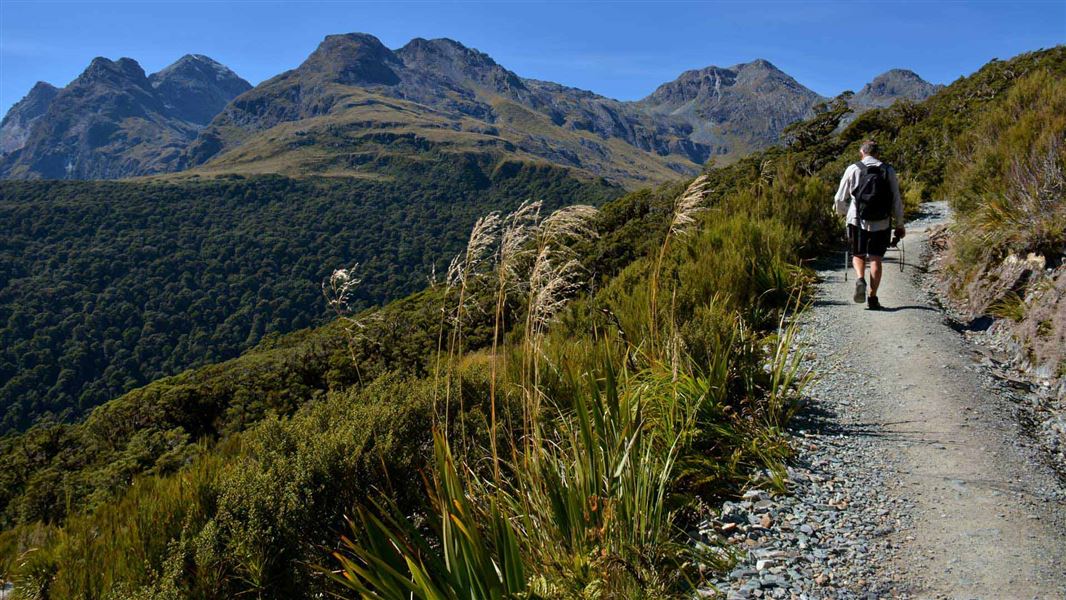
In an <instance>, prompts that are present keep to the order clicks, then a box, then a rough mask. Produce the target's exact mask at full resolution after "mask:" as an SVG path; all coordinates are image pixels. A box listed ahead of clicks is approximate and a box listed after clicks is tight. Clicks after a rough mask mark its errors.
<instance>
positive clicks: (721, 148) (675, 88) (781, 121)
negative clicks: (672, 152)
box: [639, 60, 824, 155]
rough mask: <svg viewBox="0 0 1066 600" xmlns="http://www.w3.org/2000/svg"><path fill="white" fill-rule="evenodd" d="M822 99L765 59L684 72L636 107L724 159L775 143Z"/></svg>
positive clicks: (809, 113) (805, 116)
mask: <svg viewBox="0 0 1066 600" xmlns="http://www.w3.org/2000/svg"><path fill="white" fill-rule="evenodd" d="M822 100H824V99H823V98H822V97H821V96H819V95H818V94H816V93H814V92H813V91H811V90H809V89H807V88H806V87H804V86H803V85H801V84H800V83H799V82H797V81H796V80H795V79H793V78H792V77H790V76H788V75H787V74H785V73H784V72H782V71H781V70H779V69H778V68H777V67H775V66H773V65H772V64H770V63H769V62H767V61H765V60H756V61H753V62H750V63H745V64H739V65H734V66H732V67H729V68H725V69H723V68H720V67H713V66H712V67H707V68H705V69H700V70H694V71H686V72H684V73H682V74H681V76H680V77H678V78H677V79H675V80H674V81H671V82H669V83H666V84H663V85H661V86H659V88H658V89H656V90H655V91H654V92H653V93H652V94H651V95H649V96H648V97H647V98H644V99H643V100H641V101H640V102H639V106H641V107H642V108H643V109H645V110H647V111H648V112H649V113H651V114H655V115H669V116H672V117H676V118H679V119H682V120H683V121H684V122H685V123H687V124H688V125H689V126H690V127H691V128H692V133H691V134H690V136H689V139H690V140H692V141H693V142H696V143H701V144H706V145H708V146H710V147H711V148H712V152H713V154H718V155H724V154H730V153H734V152H737V151H740V152H745V151H750V150H756V149H760V148H765V147H767V146H769V145H772V144H774V143H776V142H777V141H778V139H779V137H780V134H781V131H782V130H783V129H784V128H785V127H786V126H787V125H789V124H791V123H794V122H796V121H799V120H801V119H804V118H807V117H810V116H811V114H812V113H811V109H812V107H813V106H814V105H815V104H817V103H819V102H821V101H822Z"/></svg>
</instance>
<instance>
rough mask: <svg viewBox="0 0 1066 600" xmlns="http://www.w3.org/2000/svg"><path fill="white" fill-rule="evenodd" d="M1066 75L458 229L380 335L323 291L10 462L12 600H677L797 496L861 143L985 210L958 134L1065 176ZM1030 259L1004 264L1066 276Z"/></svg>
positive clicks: (925, 189) (981, 92)
mask: <svg viewBox="0 0 1066 600" xmlns="http://www.w3.org/2000/svg"><path fill="white" fill-rule="evenodd" d="M1064 75H1066V50H1064V49H1063V48H1055V49H1052V50H1047V51H1041V52H1035V53H1030V54H1026V55H1022V56H1019V57H1017V58H1015V59H1012V60H1011V61H1002V62H1001V61H996V62H993V63H991V64H989V65H987V66H986V67H984V68H983V69H981V70H980V71H978V72H977V73H975V74H974V75H972V76H970V77H968V78H965V79H961V80H959V81H957V82H955V83H954V84H952V85H951V86H948V87H947V88H945V89H943V90H941V91H939V92H938V93H937V94H935V95H934V96H933V97H931V98H930V99H929V100H927V101H925V102H923V103H921V104H896V105H894V106H893V107H891V108H889V109H881V110H874V111H871V112H869V113H866V114H864V115H862V116H861V117H860V118H858V119H856V120H855V121H854V122H852V123H851V124H850V125H848V126H847V127H845V128H844V129H843V131H840V132H838V127H839V125H840V123H841V121H842V120H843V119H844V118H845V117H846V115H847V113H848V110H849V108H848V98H846V97H842V98H839V99H836V100H835V101H833V102H832V103H830V104H828V105H823V106H820V107H818V109H817V115H816V116H815V117H814V118H813V119H811V120H809V121H806V122H803V123H801V124H797V125H795V126H792V127H790V128H788V129H787V130H786V132H785V133H786V138H787V146H785V147H780V148H773V149H770V150H766V151H764V152H761V153H758V154H756V155H753V156H751V157H748V158H746V159H743V160H741V161H739V162H738V163H736V164H734V165H731V166H728V167H724V168H716V169H711V170H709V171H708V172H707V173H705V174H704V176H702V177H700V178H697V179H696V180H695V181H691V182H684V183H679V184H675V185H669V186H664V187H662V188H659V189H657V190H654V191H649V190H645V191H640V192H634V193H631V194H628V195H626V196H624V197H622V198H619V199H616V200H613V201H611V202H609V203H607V204H606V205H605V206H604V207H603V210H602V211H596V210H595V209H593V208H591V207H576V208H574V207H571V208H564V209H562V210H560V211H555V212H551V211H550V210H549V209H548V208H546V207H543V206H541V207H538V206H537V205H535V204H523V205H521V206H518V205H514V206H512V207H509V208H510V210H508V211H507V212H505V213H487V214H485V215H483V216H482V218H480V219H478V220H477V221H476V222H474V221H473V218H471V219H470V220H468V221H467V223H468V224H471V223H472V224H473V227H472V228H470V236H469V238H468V239H467V240H466V244H465V246H464V245H463V244H457V245H456V248H455V250H456V253H455V254H454V256H455V257H456V258H455V260H453V261H452V262H450V263H448V259H449V258H450V257H451V255H452V254H451V253H444V254H442V255H441V256H439V257H434V258H431V259H429V260H430V262H433V261H434V260H435V259H439V260H440V261H441V262H440V263H439V264H442V265H443V264H445V263H447V264H449V266H450V268H447V269H442V270H441V273H442V277H441V280H440V283H439V285H437V286H434V287H433V288H431V289H430V290H427V291H425V292H422V293H419V294H416V295H414V296H411V297H408V298H405V299H403V300H399V301H396V302H393V303H391V304H389V305H387V306H385V307H384V308H381V309H371V310H369V311H364V312H357V311H356V310H354V309H356V308H357V307H358V303H357V302H356V303H353V304H352V305H351V306H349V303H348V302H347V299H348V298H349V297H351V298H357V297H358V294H360V293H361V292H360V291H359V290H361V286H362V285H364V283H365V281H364V282H359V281H358V280H359V279H363V278H365V277H367V276H368V275H369V273H368V272H367V271H366V270H365V269H364V268H360V269H357V270H355V271H352V272H335V273H333V274H332V276H331V281H330V286H329V290H330V291H331V293H330V294H328V297H329V298H330V299H331V300H332V302H331V305H332V306H333V307H335V308H338V309H339V310H340V312H341V313H342V314H343V315H344V317H345V318H343V319H340V320H337V321H335V322H332V323H330V324H328V325H326V326H324V327H321V328H319V329H315V330H305V331H301V332H298V333H294V334H291V335H287V336H282V337H280V338H278V339H271V340H270V341H268V342H265V343H263V344H261V345H260V346H259V347H257V348H256V349H254V350H253V351H251V352H248V353H246V354H245V355H243V356H241V357H239V358H236V359H234V360H232V361H230V362H227V363H223V364H220V365H212V366H208V367H203V368H200V369H197V370H194V371H190V372H187V373H184V374H182V375H181V376H179V377H174V378H169V379H164V380H161V381H157V382H154V383H152V384H150V385H148V386H146V387H145V388H143V389H140V390H136V391H134V392H131V393H129V394H127V395H125V396H123V397H121V398H118V399H116V400H114V401H111V402H109V403H107V404H105V405H104V406H101V407H99V408H97V409H96V410H94V411H93V412H92V414H91V415H90V416H89V417H88V418H87V419H86V421H85V422H84V423H79V424H73V425H41V426H36V427H33V428H31V429H30V430H29V431H27V432H25V433H22V434H18V435H11V436H8V437H6V438H4V439H3V441H2V442H0V460H2V461H3V463H4V464H5V465H10V467H9V468H7V469H5V470H4V471H3V472H0V477H3V479H2V480H0V493H2V494H3V497H2V501H3V504H4V506H3V513H2V518H3V520H4V525H5V527H6V528H7V529H6V531H5V532H4V533H3V534H2V535H0V556H2V557H5V559H6V561H7V562H6V563H3V562H0V572H2V571H3V570H4V567H7V570H8V572H9V573H10V577H11V578H12V579H13V580H14V581H15V586H16V587H15V589H16V592H17V593H19V594H23V595H25V596H26V597H44V598H85V597H92V598H96V597H107V596H111V597H117V598H172V597H178V598H182V597H184V598H229V597H236V596H239V595H255V596H257V597H262V598H293V597H316V596H318V595H320V594H324V593H327V592H332V593H336V594H339V595H341V596H343V597H347V596H350V597H361V595H362V597H368V596H369V597H386V598H405V597H407V596H408V595H409V594H411V593H412V592H414V593H415V595H418V594H422V595H424V596H425V597H457V598H458V597H477V598H482V597H507V596H508V595H525V596H527V597H544V598H583V597H610V598H630V597H648V598H681V597H691V596H692V595H693V594H694V593H695V587H696V586H697V585H698V583H699V581H700V580H701V579H702V578H703V577H705V573H706V571H707V570H709V569H722V568H724V567H725V566H727V565H728V563H729V557H728V556H727V555H726V554H725V553H723V552H720V551H718V550H717V549H716V548H714V547H713V546H714V544H715V543H716V540H715V538H714V536H713V534H712V535H710V537H701V538H700V540H699V543H695V540H694V539H693V538H692V537H690V536H689V534H688V533H687V532H689V531H691V530H692V529H693V526H694V523H695V521H696V519H697V518H698V515H699V514H700V513H701V511H705V510H706V507H707V505H708V503H712V502H714V501H715V500H716V499H719V498H721V497H723V496H729V495H733V494H736V493H737V492H738V491H739V490H740V489H741V487H742V486H743V485H745V484H746V483H749V482H751V481H753V480H755V481H758V482H759V483H760V484H761V485H763V486H768V487H776V488H778V489H781V488H782V487H783V486H784V485H785V474H784V471H783V468H782V462H781V461H782V460H783V459H785V458H786V457H787V455H788V452H789V450H788V446H787V445H786V444H785V443H784V441H783V440H784V438H783V434H782V429H781V428H782V426H783V425H784V424H785V423H786V422H787V420H788V419H789V417H790V415H791V414H792V411H793V410H794V408H795V405H794V404H793V402H792V401H793V399H794V396H793V392H794V390H795V386H797V385H801V384H802V376H801V374H800V373H798V372H797V371H796V368H797V365H798V363H797V362H796V357H795V356H794V355H792V354H790V352H789V349H790V346H791V340H790V335H791V331H792V330H791V328H790V327H789V326H788V325H787V316H788V309H789V307H790V306H797V305H800V304H802V302H801V300H797V299H802V296H803V292H804V290H805V288H806V284H807V282H808V281H809V274H808V272H807V271H806V270H805V269H804V267H803V264H804V261H805V260H806V259H809V258H812V257H814V256H816V255H817V254H818V253H819V252H820V251H822V250H824V249H825V248H827V247H828V246H829V245H830V244H834V243H836V241H837V240H838V239H839V233H840V232H839V227H840V225H839V224H838V222H837V220H836V218H835V217H834V216H833V215H832V214H831V213H830V206H831V203H830V198H831V194H832V191H833V189H834V186H835V184H836V181H837V180H838V178H839V175H840V173H841V172H842V171H843V168H844V167H845V166H846V165H847V164H848V163H850V162H852V161H854V160H855V157H856V153H857V147H858V143H859V141H860V140H862V139H866V138H868V137H871V136H872V137H875V138H876V139H878V140H879V141H880V142H881V144H882V145H883V146H884V148H885V153H884V154H885V156H884V158H885V159H886V160H888V161H889V162H890V163H892V164H894V165H896V166H897V168H898V169H899V171H900V174H901V181H902V183H903V187H904V191H905V193H906V195H907V198H908V200H909V201H910V203H911V204H912V205H916V204H917V201H919V200H921V199H928V198H931V197H939V196H940V195H941V194H943V193H946V192H947V191H949V190H959V189H968V190H970V193H972V198H973V199H972V200H971V201H972V202H978V203H988V202H989V199H990V198H993V197H995V194H996V191H997V187H996V185H992V184H990V183H989V182H988V181H985V182H982V179H981V177H982V176H983V174H985V173H988V172H989V171H986V170H985V169H984V168H981V169H972V170H967V169H962V168H960V164H961V163H962V162H976V164H980V165H985V166H986V167H988V168H993V167H995V160H994V157H995V155H996V152H993V151H991V150H989V149H988V148H990V147H992V146H993V143H994V144H998V143H999V142H998V141H997V140H995V139H993V138H989V139H987V141H986V139H985V138H981V137H973V134H971V133H968V131H969V130H970V129H971V128H973V127H974V124H975V123H983V124H984V125H982V127H988V128H989V129H990V130H991V129H995V123H997V122H999V121H997V119H1003V118H1005V117H1004V116H1003V115H1004V114H1007V115H1013V118H1011V119H1009V121H1010V122H1011V123H1016V124H1018V127H1019V128H1020V129H1019V130H1018V131H1016V135H1018V136H1019V138H1016V139H1026V137H1025V136H1023V135H1022V134H1023V133H1025V134H1026V135H1030V136H1032V137H1033V138H1034V139H1036V140H1037V141H1040V144H1038V146H1037V147H1038V148H1042V149H1050V151H1051V152H1052V154H1051V155H1052V157H1053V159H1054V160H1057V161H1059V164H1061V156H1062V155H1061V147H1059V146H1055V145H1054V144H1053V143H1051V142H1047V143H1046V144H1045V142H1043V141H1041V140H1045V137H1043V136H1044V135H1045V134H1044V133H1040V134H1036V133H1034V131H1035V130H1034V129H1033V128H1034V127H1037V126H1040V125H1041V124H1045V123H1046V124H1048V125H1047V126H1048V127H1051V128H1052V131H1051V133H1049V134H1047V138H1046V139H1047V140H1052V141H1053V140H1055V139H1058V138H1056V137H1055V136H1056V135H1058V128H1060V127H1061V121H1060V120H1055V117H1054V116H1053V112H1051V111H1045V110H1044V109H1043V108H1042V106H1043V105H1042V104H1041V102H1042V100H1040V99H1041V98H1052V99H1055V98H1058V96H1057V95H1056V94H1057V93H1059V92H1060V91H1061V88H1062V85H1063V79H1064ZM1049 90H1050V91H1049ZM1038 92H1039V93H1038ZM1004 111H1006V112H1004ZM997 115H998V116H997ZM1032 115H1040V116H1039V117H1038V118H1036V117H1034V118H1031V116H1032ZM974 157H979V158H981V160H978V161H973V160H972V159H973V158H974ZM945 182H948V183H945ZM997 185H998V184H997ZM1057 198H1059V201H1061V196H1057ZM960 206H963V205H962V204H960ZM1041 206H1043V204H1041V203H1034V204H1032V205H1031V206H1028V205H1026V206H1025V207H1024V208H1023V209H1022V211H1021V213H1022V214H1025V215H1030V216H1032V215H1033V214H1034V211H1035V209H1036V208H1039V207H1041ZM1048 230H1050V228H1049V229H1048ZM1055 231H1057V230H1055ZM1044 239H1045V237H1043V236H1042V237H1040V238H1039V240H1044ZM1030 242H1031V240H1030V241H1025V240H1022V239H1018V238H1017V237H1015V238H1012V239H1006V240H1003V241H1002V242H1001V246H1000V247H1001V248H1004V249H1014V251H1022V249H1024V248H1046V247H1047V248H1053V247H1059V246H1054V245H1052V246H1044V245H1042V244H1043V243H1044V242H1043V241H1040V243H1039V244H1037V243H1035V242H1033V243H1030ZM1054 243H1061V239H1059V242H1054ZM1004 251H1005V250H1004ZM1049 255H1050V253H1049ZM327 260H328V258H327ZM1059 260H1061V255H1060V258H1059ZM346 264H347V263H345V262H339V263H334V264H330V265H323V267H324V268H326V269H328V268H331V267H342V266H346ZM323 308H324V307H323ZM349 308H351V309H353V310H349ZM424 488H428V489H424ZM346 516H350V517H352V522H351V523H347V522H346V520H345V517H346ZM342 536H343V537H342ZM708 544H710V546H708ZM331 575H332V576H334V577H332V578H331V577H330V576H331ZM372 594H378V596H373V595H372Z"/></svg>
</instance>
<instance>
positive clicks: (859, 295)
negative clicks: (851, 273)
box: [854, 279, 866, 304]
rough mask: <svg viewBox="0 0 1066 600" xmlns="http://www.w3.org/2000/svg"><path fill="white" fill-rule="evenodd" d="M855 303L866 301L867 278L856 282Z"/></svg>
mask: <svg viewBox="0 0 1066 600" xmlns="http://www.w3.org/2000/svg"><path fill="white" fill-rule="evenodd" d="M854 300H855V303H856V304H862V303H863V302H865V301H866V280H865V279H860V280H858V281H856V282H855V298H854Z"/></svg>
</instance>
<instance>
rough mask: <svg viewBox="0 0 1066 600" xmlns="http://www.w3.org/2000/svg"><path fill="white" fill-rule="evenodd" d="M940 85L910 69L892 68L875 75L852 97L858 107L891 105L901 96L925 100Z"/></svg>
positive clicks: (853, 102)
mask: <svg viewBox="0 0 1066 600" xmlns="http://www.w3.org/2000/svg"><path fill="white" fill-rule="evenodd" d="M941 87H943V86H940V85H935V84H932V83H929V82H928V81H926V80H924V79H922V78H921V77H919V76H918V74H917V73H915V72H914V71H911V70H908V69H891V70H889V71H885V72H884V73H882V74H880V75H878V76H877V77H874V78H873V80H872V81H870V83H868V84H866V85H865V86H863V88H862V89H861V90H860V91H859V93H857V94H855V96H854V97H852V104H853V105H855V106H857V107H863V108H875V107H885V106H890V105H891V104H892V103H893V102H895V101H896V100H899V99H900V98H906V99H908V100H914V101H919V100H924V99H926V98H928V97H929V96H932V95H933V94H935V93H936V92H937V90H939V89H940V88H941Z"/></svg>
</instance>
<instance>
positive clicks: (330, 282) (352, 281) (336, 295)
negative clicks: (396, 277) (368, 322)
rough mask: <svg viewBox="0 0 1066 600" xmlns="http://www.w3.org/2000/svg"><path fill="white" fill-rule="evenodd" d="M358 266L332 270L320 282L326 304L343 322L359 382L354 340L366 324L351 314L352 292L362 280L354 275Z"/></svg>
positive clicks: (360, 377) (349, 351) (360, 376)
mask: <svg viewBox="0 0 1066 600" xmlns="http://www.w3.org/2000/svg"><path fill="white" fill-rule="evenodd" d="M358 268H359V263H356V264H354V265H352V266H351V268H348V269H337V270H335V271H333V274H331V275H330V276H329V277H328V278H327V279H326V280H325V281H323V282H322V295H323V296H324V297H325V298H326V306H328V307H329V309H330V310H332V311H333V312H334V313H335V314H336V315H337V318H339V319H341V320H342V321H344V322H345V327H344V333H345V336H346V337H347V338H348V353H349V354H350V355H351V357H352V364H353V365H355V374H356V376H357V377H358V378H359V382H360V384H361V383H362V381H363V376H362V374H361V373H360V372H359V362H358V360H357V359H356V356H355V342H356V339H357V337H358V336H359V335H360V334H361V333H362V330H363V329H365V328H366V326H365V325H364V324H363V323H362V322H360V321H359V320H358V319H356V318H354V317H352V316H351V315H352V306H351V303H352V294H353V293H354V292H355V289H356V288H357V287H358V286H359V284H360V283H362V281H363V280H362V279H360V278H358V277H356V276H355V271H356V270H357V269H358Z"/></svg>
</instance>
